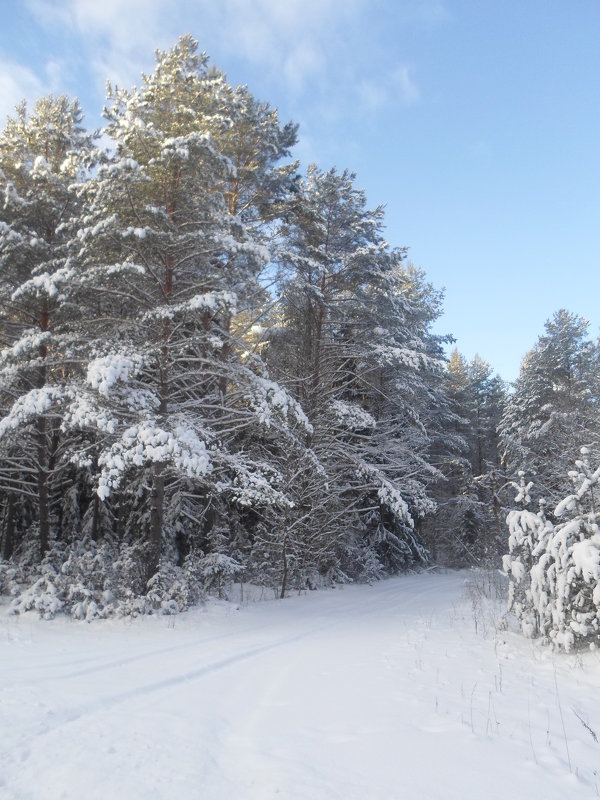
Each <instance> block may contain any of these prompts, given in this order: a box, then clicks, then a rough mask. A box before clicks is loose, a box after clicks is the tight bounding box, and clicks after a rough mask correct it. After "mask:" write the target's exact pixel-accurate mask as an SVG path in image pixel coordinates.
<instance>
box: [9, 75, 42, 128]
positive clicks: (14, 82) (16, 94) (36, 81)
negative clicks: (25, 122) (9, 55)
mask: <svg viewBox="0 0 600 800" xmlns="http://www.w3.org/2000/svg"><path fill="white" fill-rule="evenodd" d="M46 92H47V87H46V86H45V85H44V83H43V82H42V80H40V78H39V77H38V76H37V75H36V74H35V73H34V72H32V71H31V70H30V69H29V68H28V67H24V66H23V65H22V64H17V63H16V62H14V61H4V60H0V127H4V123H5V120H6V117H7V116H12V115H13V113H14V110H15V106H16V105H18V104H19V103H20V102H21V101H22V100H27V102H28V104H30V105H32V104H33V103H34V102H35V101H36V100H37V98H38V97H40V96H41V95H43V94H46Z"/></svg>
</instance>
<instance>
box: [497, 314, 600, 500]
mask: <svg viewBox="0 0 600 800" xmlns="http://www.w3.org/2000/svg"><path fill="white" fill-rule="evenodd" d="M588 327H589V326H588V323H587V322H586V321H585V320H584V319H582V318H581V317H578V316H576V315H575V314H570V313H569V312H567V311H564V310H561V311H558V312H557V313H556V314H555V315H554V316H553V318H552V319H551V320H549V321H548V322H547V323H546V333H545V335H544V336H541V337H540V338H539V340H538V342H537V343H536V345H535V346H534V347H533V349H532V350H531V351H530V352H529V353H528V354H527V355H526V356H525V358H524V360H523V364H522V366H521V373H520V375H519V378H518V380H517V381H516V383H515V390H514V393H513V394H512V395H511V396H510V398H509V400H508V403H507V405H506V408H505V411H504V414H503V417H502V421H501V424H500V437H501V444H502V449H503V461H504V464H505V466H506V469H507V471H508V472H509V473H514V472H516V471H517V470H519V469H527V470H528V471H530V474H532V476H533V477H534V480H535V484H536V489H537V490H538V491H539V493H540V495H541V496H543V497H545V498H546V500H547V501H548V502H549V503H552V504H556V503H557V502H558V501H559V500H560V498H561V497H562V496H564V494H565V492H567V491H568V489H569V485H568V479H567V477H566V476H567V474H568V471H569V453H572V452H573V451H574V450H576V449H577V448H578V447H582V446H591V445H593V444H594V443H596V442H597V441H598V437H599V433H600V429H599V425H598V405H599V402H600V385H599V377H598V376H599V375H600V370H599V366H600V360H599V359H600V350H599V348H598V346H597V344H595V343H593V342H591V341H590V340H589V339H588V338H587V331H588Z"/></svg>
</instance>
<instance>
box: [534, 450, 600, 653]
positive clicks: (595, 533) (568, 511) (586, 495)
mask: <svg viewBox="0 0 600 800" xmlns="http://www.w3.org/2000/svg"><path fill="white" fill-rule="evenodd" d="M575 467H576V469H575V470H572V471H571V472H570V473H569V477H570V478H571V480H572V482H573V488H574V492H573V493H572V494H570V495H568V496H567V497H566V498H565V499H564V500H563V501H562V502H561V503H559V504H558V506H557V507H556V509H555V511H554V515H555V516H556V517H557V518H559V519H563V518H564V520H565V521H564V522H561V523H560V524H558V525H557V526H556V527H555V529H554V533H553V535H552V536H551V537H549V539H548V542H547V546H546V551H545V553H544V554H543V555H544V556H545V558H546V561H545V575H546V586H547V590H546V591H547V593H548V596H549V600H548V611H549V613H550V615H551V624H550V625H549V626H548V635H549V637H550V639H551V640H552V641H553V642H554V643H555V644H556V646H557V647H561V648H564V649H565V650H567V651H568V650H571V649H572V648H573V647H576V646H579V645H581V644H583V643H589V644H594V645H595V644H596V640H597V639H598V638H599V637H600V530H599V529H598V513H597V511H596V502H595V498H594V491H595V488H596V486H597V484H598V482H599V480H600V467H599V468H598V469H596V470H593V469H592V468H591V466H590V461H589V450H588V449H587V448H585V447H583V448H581V458H580V459H578V460H577V461H576V462H575ZM540 563H542V561H541V560H540Z"/></svg>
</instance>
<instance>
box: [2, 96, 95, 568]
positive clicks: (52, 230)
mask: <svg viewBox="0 0 600 800" xmlns="http://www.w3.org/2000/svg"><path fill="white" fill-rule="evenodd" d="M93 153H94V150H93V147H92V141H91V138H90V136H89V135H88V134H87V133H86V132H85V131H84V130H83V128H82V126H81V111H80V108H79V105H78V103H77V101H70V100H68V99H67V98H66V97H45V98H42V99H41V100H39V101H38V102H37V103H36V105H35V107H34V110H33V112H32V113H31V114H30V113H29V112H28V110H27V107H26V105H25V104H24V103H23V104H22V105H21V106H19V107H18V108H17V113H16V116H15V117H14V118H10V119H9V120H8V123H7V126H6V128H5V130H4V131H3V133H2V134H1V135H0V184H1V188H2V193H3V196H4V203H3V205H2V208H1V209H0V275H1V277H0V309H1V310H0V335H1V336H2V346H3V351H2V355H1V357H0V387H1V388H0V415H1V416H2V417H3V418H0V452H1V454H2V457H1V458H0V496H1V497H2V502H3V503H5V504H6V512H5V517H6V525H5V553H9V554H10V552H11V551H12V549H13V546H14V544H15V541H14V539H15V530H16V528H17V527H23V523H24V521H25V520H24V519H23V518H22V519H21V524H20V525H19V524H18V523H17V521H16V519H15V508H16V505H17V496H22V497H24V498H25V502H27V503H30V502H35V504H36V506H37V512H36V516H37V531H38V545H39V555H40V556H43V555H44V554H45V553H46V551H47V550H48V547H49V545H50V540H51V536H52V526H53V524H54V526H55V527H56V526H58V527H59V528H60V513H61V511H62V506H61V499H60V498H61V494H62V487H63V485H66V484H64V481H65V470H66V469H67V465H68V461H67V460H66V459H65V458H64V452H65V449H64V446H65V443H64V435H63V431H62V430H61V421H62V412H61V410H60V406H61V404H62V402H63V401H64V399H65V397H67V396H68V391H67V390H68V382H69V377H70V375H71V373H72V371H73V368H74V367H73V359H72V352H71V351H72V335H71V330H72V322H73V319H74V318H76V317H77V316H78V313H79V312H78V309H77V307H76V306H75V305H74V304H73V302H72V301H71V283H72V281H73V279H74V275H75V273H74V267H73V265H72V263H71V261H70V259H69V255H68V244H69V241H70V238H71V236H72V220H73V218H74V217H76V216H77V215H78V213H79V204H78V200H77V193H76V192H75V191H74V185H75V184H76V183H77V182H78V181H79V180H81V179H82V178H83V176H84V173H85V170H86V168H87V167H89V166H90V164H91V161H92V158H93ZM23 516H24V517H25V519H27V516H28V515H27V514H23V515H22V517H23ZM6 542H9V543H10V544H8V545H7V544H6Z"/></svg>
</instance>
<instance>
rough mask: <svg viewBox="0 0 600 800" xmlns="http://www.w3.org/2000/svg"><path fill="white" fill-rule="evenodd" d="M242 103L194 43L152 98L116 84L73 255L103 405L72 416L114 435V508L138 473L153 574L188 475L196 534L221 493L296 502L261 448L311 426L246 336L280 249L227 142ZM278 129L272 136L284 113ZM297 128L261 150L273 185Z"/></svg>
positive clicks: (110, 488) (95, 392)
mask: <svg viewBox="0 0 600 800" xmlns="http://www.w3.org/2000/svg"><path fill="white" fill-rule="evenodd" d="M234 95H235V93H234ZM244 97H245V99H246V103H247V105H248V106H250V107H252V108H254V110H256V109H255V107H254V106H252V103H251V102H250V100H249V99H248V97H247V96H246V95H244ZM231 98H232V91H231V89H230V87H229V86H228V84H227V83H226V81H225V78H224V76H223V75H222V74H221V73H220V72H218V71H217V70H213V69H209V67H208V62H207V58H206V57H205V56H203V55H199V54H198V52H197V44H196V42H195V41H194V40H193V39H192V38H191V37H189V36H186V37H183V38H182V39H180V40H179V42H178V44H177V45H176V46H175V47H174V48H173V49H172V50H170V51H169V52H166V53H161V52H158V53H157V65H156V69H155V71H154V73H153V74H152V75H149V76H144V79H143V85H142V88H141V89H133V90H131V91H126V90H122V89H117V88H114V89H111V90H110V96H109V99H110V100H111V101H112V104H111V105H110V106H109V107H108V108H107V110H106V116H107V119H108V126H107V129H106V132H107V134H108V135H110V136H111V137H112V139H113V140H114V143H115V155H114V157H112V158H107V160H106V163H104V164H102V165H101V166H100V167H99V169H98V171H97V174H96V175H95V176H94V177H93V178H92V179H91V180H90V181H89V182H88V183H87V185H86V187H85V196H86V199H87V203H88V210H87V215H86V218H85V221H84V222H85V224H84V227H82V229H81V230H80V232H79V248H78V252H77V253H76V255H75V256H74V257H75V258H76V259H77V260H78V262H79V263H81V264H82V266H83V275H82V278H81V281H80V290H81V293H82V297H83V298H87V299H88V301H90V300H91V302H92V303H93V306H91V307H90V313H91V312H92V309H93V312H94V315H95V320H94V339H93V341H92V343H91V346H90V357H89V364H88V368H87V385H86V386H85V387H82V394H81V398H82V403H87V404H88V405H89V407H90V408H92V409H93V412H92V413H91V414H90V415H88V417H86V416H85V414H83V413H74V414H73V415H72V419H71V422H72V424H74V425H77V424H79V423H80V422H81V423H82V424H83V425H84V426H86V425H88V424H89V422H90V421H91V422H92V423H94V424H95V425H96V428H97V429H98V430H99V432H100V433H102V436H103V439H102V446H101V450H100V452H99V454H98V456H97V461H98V465H99V468H100V475H99V485H98V492H99V494H100V497H101V498H102V499H103V500H107V499H108V498H109V497H111V496H117V497H118V494H119V492H122V491H123V486H124V480H125V478H126V477H127V480H128V481H131V480H132V478H134V477H135V475H138V476H139V478H140V480H141V483H140V497H141V502H142V503H143V505H144V507H145V508H146V509H147V511H148V514H147V516H146V520H147V525H146V528H147V530H146V533H147V537H148V574H149V575H152V574H153V573H155V572H156V570H157V569H158V567H159V563H160V556H161V552H162V551H163V547H164V546H166V545H165V542H164V541H163V539H165V540H167V541H169V540H172V539H173V538H177V532H176V531H175V530H173V529H172V528H170V527H165V504H166V503H167V502H168V497H169V496H170V495H171V494H172V493H173V492H174V491H177V490H178V487H179V486H180V484H181V481H182V480H186V479H193V481H194V486H195V488H194V490H193V491H192V492H191V494H193V495H194V500H195V502H194V503H193V505H194V506H195V511H194V512H193V513H192V512H191V511H190V510H189V509H188V512H187V513H188V515H189V516H190V517H191V518H192V519H193V520H195V521H196V523H197V529H198V531H199V535H200V537H202V536H203V535H204V534H202V531H203V530H205V525H206V522H207V517H206V515H205V507H206V505H213V506H214V505H215V503H216V505H219V503H217V502H216V501H215V500H214V496H218V497H219V498H221V500H220V501H219V502H220V503H221V505H222V502H223V501H225V502H227V503H228V504H229V505H230V507H232V508H236V507H237V508H239V509H243V508H245V507H246V506H248V505H254V504H256V505H258V506H260V505H263V506H266V507H269V506H272V505H275V506H280V507H285V506H286V505H287V504H288V502H289V501H288V500H287V499H286V497H285V494H284V492H283V491H282V480H281V476H280V475H279V473H278V470H277V469H276V468H275V467H274V466H272V465H271V464H269V463H268V462H267V461H265V460H264V459H263V458H262V455H263V453H262V451H261V448H260V446H254V445H255V442H256V441H257V440H259V438H260V436H261V435H263V433H264V431H265V430H268V432H269V435H275V432H280V433H281V435H283V436H287V435H291V436H292V438H293V439H294V440H295V441H297V437H294V435H293V434H288V431H289V430H290V428H292V427H293V426H295V425H297V426H300V427H301V428H302V427H303V426H305V425H306V424H307V422H306V418H305V416H304V414H303V412H302V410H301V409H300V407H299V405H298V404H297V403H295V402H294V401H292V399H291V398H290V397H289V396H288V395H287V394H286V393H285V392H284V391H283V390H281V389H280V387H279V386H277V385H276V384H274V383H273V382H272V381H270V380H269V378H268V376H267V374H266V372H265V368H264V365H263V364H262V362H261V360H260V357H259V356H258V355H257V354H256V353H252V352H251V351H250V350H249V348H248V346H247V344H246V342H245V340H244V336H243V333H244V327H245V326H246V324H247V319H248V316H250V318H251V317H252V313H253V308H254V306H255V305H256V303H257V298H260V297H261V295H262V294H263V292H262V289H261V287H260V284H259V281H258V278H259V275H260V273H261V270H262V269H263V267H264V266H265V264H266V263H267V262H268V260H269V252H268V250H267V249H266V247H265V244H264V241H263V240H262V239H261V238H257V235H256V231H255V229H256V224H257V220H259V213H258V211H257V210H255V206H254V200H252V198H251V197H250V195H251V194H252V195H253V196H257V195H258V194H259V187H258V184H259V183H260V180H261V178H260V176H259V175H258V173H257V171H256V170H254V171H252V170H250V167H248V168H247V169H245V168H244V165H243V164H238V166H240V168H241V169H240V173H238V172H237V168H236V165H235V164H234V163H233V162H232V160H231V158H230V156H229V155H227V154H225V153H224V152H222V151H221V150H220V149H219V144H220V142H221V141H223V142H224V145H230V146H233V145H232V143H233V142H234V139H235V137H234V135H233V134H231V133H230V129H231V128H232V127H233V128H235V125H236V120H237V119H238V117H239V116H240V105H239V103H238V104H236V103H233V102H232V100H231ZM255 118H257V119H258V118H261V117H260V114H258V116H256V115H255ZM244 120H245V124H249V123H248V118H247V116H246V117H244ZM269 123H270V127H269V126H267V127H268V131H269V132H268V135H269V136H271V137H273V136H274V135H275V132H276V119H274V118H273V117H272V116H271V117H269ZM245 135H246V136H248V135H249V134H248V133H246V134H245ZM292 135H293V131H287V133H285V135H284V133H281V135H280V140H279V143H278V144H277V146H276V147H275V146H273V147H271V149H269V147H268V146H267V143H266V142H265V143H264V148H265V151H268V155H265V156H264V157H263V160H262V167H261V169H262V171H263V173H264V175H263V178H264V176H266V175H270V174H271V172H270V165H271V162H274V161H276V160H277V158H279V157H280V156H282V155H283V154H284V153H285V152H286V147H287V145H288V144H289V143H290V142H291V141H292ZM260 136H261V133H260V131H257V139H260ZM261 141H264V140H261ZM283 174H285V173H283ZM279 177H281V176H279ZM264 179H265V180H266V178H264ZM273 180H275V179H273ZM234 193H235V199H234V197H233V194H234ZM244 208H245V209H246V212H247V213H248V214H249V216H250V221H249V225H246V223H245V219H244ZM238 320H239V321H240V322H241V325H238ZM251 431H253V433H251ZM255 434H256V435H255ZM249 438H250V439H251V444H249ZM138 522H139V517H138Z"/></svg>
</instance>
